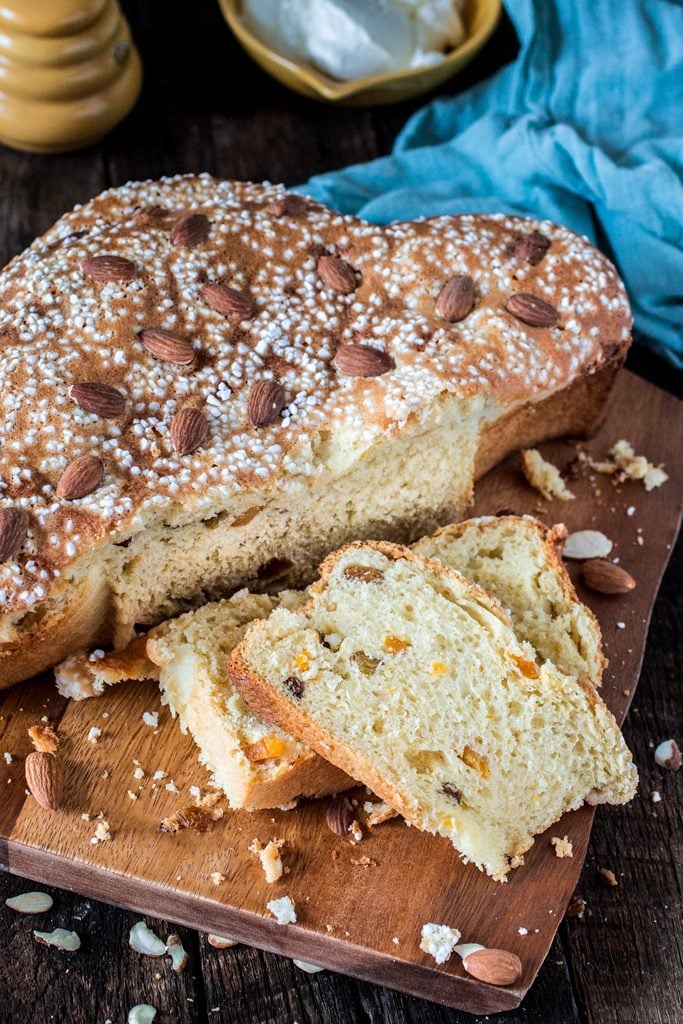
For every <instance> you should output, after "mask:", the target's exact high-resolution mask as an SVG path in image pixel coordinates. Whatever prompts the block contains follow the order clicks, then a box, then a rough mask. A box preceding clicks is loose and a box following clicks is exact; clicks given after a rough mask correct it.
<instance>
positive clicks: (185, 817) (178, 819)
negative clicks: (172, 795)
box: [159, 806, 214, 832]
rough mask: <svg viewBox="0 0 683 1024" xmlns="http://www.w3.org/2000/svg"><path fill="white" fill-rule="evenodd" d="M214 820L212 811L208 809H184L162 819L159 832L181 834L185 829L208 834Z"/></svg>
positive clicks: (190, 807)
mask: <svg viewBox="0 0 683 1024" xmlns="http://www.w3.org/2000/svg"><path fill="white" fill-rule="evenodd" d="M213 820H214V819H213V816H212V814H211V811H210V810H209V809H208V808H206V807H192V806H189V807H182V808H181V809H180V810H179V811H174V812H173V814H169V815H168V817H166V818H162V821H161V825H160V826H159V831H160V832H180V830H181V829H183V828H191V829H193V830H194V831H195V832H206V831H208V828H209V825H210V824H211V822H212V821H213Z"/></svg>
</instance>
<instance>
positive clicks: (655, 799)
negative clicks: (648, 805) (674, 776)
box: [652, 789, 662, 804]
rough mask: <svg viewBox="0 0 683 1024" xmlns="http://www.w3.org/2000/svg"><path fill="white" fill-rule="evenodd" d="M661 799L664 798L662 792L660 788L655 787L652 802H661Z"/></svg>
mask: <svg viewBox="0 0 683 1024" xmlns="http://www.w3.org/2000/svg"><path fill="white" fill-rule="evenodd" d="M661 800H662V794H661V793H660V792H659V790H658V789H653V790H652V803H653V804H658V803H661Z"/></svg>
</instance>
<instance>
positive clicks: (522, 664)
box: [508, 653, 538, 679]
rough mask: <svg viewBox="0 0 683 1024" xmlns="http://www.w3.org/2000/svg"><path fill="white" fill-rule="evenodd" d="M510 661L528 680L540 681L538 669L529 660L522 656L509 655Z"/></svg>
mask: <svg viewBox="0 0 683 1024" xmlns="http://www.w3.org/2000/svg"><path fill="white" fill-rule="evenodd" d="M508 657H509V658H510V661H514V663H515V665H516V666H517V668H518V669H519V671H520V672H521V673H522V675H523V676H526V678H527V679H538V669H537V668H536V666H535V665H534V663H533V661H529V659H528V658H524V657H522V655H521V654H512V653H510V654H509V655H508Z"/></svg>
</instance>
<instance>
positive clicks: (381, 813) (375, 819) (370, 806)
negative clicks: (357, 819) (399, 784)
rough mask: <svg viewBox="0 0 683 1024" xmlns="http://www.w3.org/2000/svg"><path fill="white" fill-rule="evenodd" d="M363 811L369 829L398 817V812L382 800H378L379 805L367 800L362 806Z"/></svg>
mask: <svg viewBox="0 0 683 1024" xmlns="http://www.w3.org/2000/svg"><path fill="white" fill-rule="evenodd" d="M363 810H364V811H365V813H366V814H367V823H368V825H370V827H371V828H374V827H375V826H376V825H382V824H383V823H384V822H385V821H390V820H391V819H392V818H396V817H398V812H397V811H395V810H394V808H393V807H390V806H389V804H388V803H386V802H385V801H384V800H380V801H379V803H372V802H371V801H369V800H368V801H367V802H366V803H364V804H363Z"/></svg>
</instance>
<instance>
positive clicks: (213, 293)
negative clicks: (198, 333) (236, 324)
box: [202, 284, 254, 320]
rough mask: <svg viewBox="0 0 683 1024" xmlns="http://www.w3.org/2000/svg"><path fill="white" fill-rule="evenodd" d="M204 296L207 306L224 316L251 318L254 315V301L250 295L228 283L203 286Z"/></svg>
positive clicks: (240, 318)
mask: <svg viewBox="0 0 683 1024" xmlns="http://www.w3.org/2000/svg"><path fill="white" fill-rule="evenodd" d="M202 298H203V299H204V302H205V303H206V304H207V306H211V308H212V309H215V310H216V312H217V313H223V315H224V316H236V317H238V319H239V320H250V319H251V317H252V316H253V315H254V303H253V301H252V300H251V299H250V298H249V296H248V295H245V293H244V292H241V291H239V290H238V289H237V288H230V287H229V285H227V284H207V285H206V287H205V288H202Z"/></svg>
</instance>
